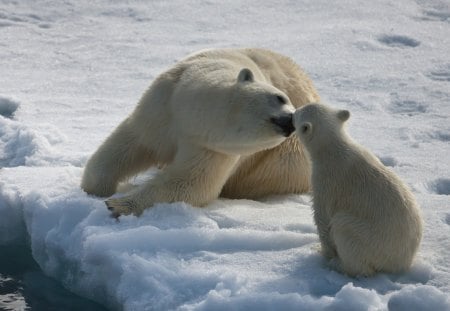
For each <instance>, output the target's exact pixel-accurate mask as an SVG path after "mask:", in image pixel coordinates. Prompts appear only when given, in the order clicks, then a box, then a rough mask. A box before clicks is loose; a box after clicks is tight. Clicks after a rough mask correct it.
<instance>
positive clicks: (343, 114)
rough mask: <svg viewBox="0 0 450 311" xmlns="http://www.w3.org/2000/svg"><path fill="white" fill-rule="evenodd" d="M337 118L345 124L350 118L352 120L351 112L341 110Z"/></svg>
mask: <svg viewBox="0 0 450 311" xmlns="http://www.w3.org/2000/svg"><path fill="white" fill-rule="evenodd" d="M337 117H338V119H339V120H341V121H342V122H345V121H347V120H348V118H350V111H348V110H339V111H338V113H337Z"/></svg>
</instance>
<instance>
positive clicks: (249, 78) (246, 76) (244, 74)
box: [238, 68, 254, 82]
mask: <svg viewBox="0 0 450 311" xmlns="http://www.w3.org/2000/svg"><path fill="white" fill-rule="evenodd" d="M253 81H254V77H253V72H252V71H251V70H250V69H248V68H243V69H242V70H241V71H240V72H239V75H238V82H253Z"/></svg>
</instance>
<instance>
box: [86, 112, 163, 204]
mask: <svg viewBox="0 0 450 311" xmlns="http://www.w3.org/2000/svg"><path fill="white" fill-rule="evenodd" d="M155 164H156V161H155V159H154V158H153V157H152V154H151V153H150V152H149V151H148V150H146V149H145V148H144V147H143V146H141V145H140V144H139V143H138V137H136V135H135V134H134V133H133V131H132V128H131V126H130V125H129V120H128V119H126V120H125V121H123V122H122V124H120V125H119V127H117V129H116V130H115V131H114V132H113V133H112V134H111V135H110V136H109V137H108V138H107V139H106V141H105V142H104V143H103V144H102V145H101V146H100V147H99V148H98V150H97V151H96V152H95V153H94V154H93V155H92V157H91V158H90V159H89V161H88V163H87V164H86V167H85V169H84V174H83V178H82V182H81V188H82V189H83V190H84V191H86V192H87V193H88V194H93V195H97V196H102V197H106V196H110V195H112V194H114V192H115V191H116V188H117V185H118V183H119V182H121V181H123V180H124V179H126V178H128V177H130V176H133V175H135V174H136V173H138V172H140V171H142V170H144V169H146V168H149V167H150V166H152V165H155Z"/></svg>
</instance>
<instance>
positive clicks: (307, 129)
mask: <svg viewBox="0 0 450 311" xmlns="http://www.w3.org/2000/svg"><path fill="white" fill-rule="evenodd" d="M312 128H313V126H312V124H311V123H310V122H304V123H302V124H301V125H300V128H299V129H298V130H299V132H300V134H301V135H303V136H309V135H311V133H312Z"/></svg>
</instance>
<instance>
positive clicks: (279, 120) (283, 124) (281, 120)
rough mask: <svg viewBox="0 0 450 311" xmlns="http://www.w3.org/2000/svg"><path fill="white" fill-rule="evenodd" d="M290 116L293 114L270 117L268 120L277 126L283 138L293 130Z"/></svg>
mask: <svg viewBox="0 0 450 311" xmlns="http://www.w3.org/2000/svg"><path fill="white" fill-rule="evenodd" d="M292 116H293V114H292V113H290V114H287V115H283V116H280V117H272V118H270V122H272V123H273V124H275V125H276V126H277V128H278V129H279V131H280V133H281V134H283V135H284V136H285V137H288V136H289V135H291V134H292V132H293V131H294V130H295V128H294V124H293V122H292Z"/></svg>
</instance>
